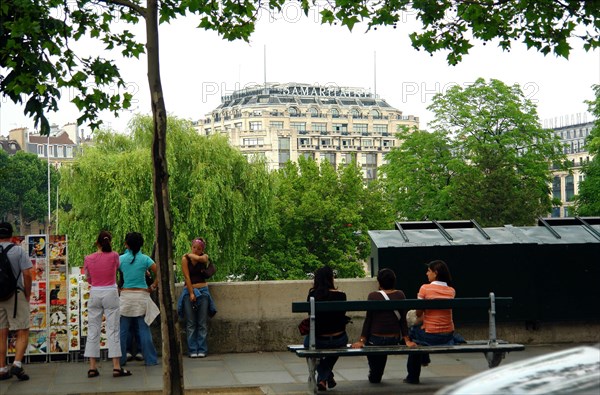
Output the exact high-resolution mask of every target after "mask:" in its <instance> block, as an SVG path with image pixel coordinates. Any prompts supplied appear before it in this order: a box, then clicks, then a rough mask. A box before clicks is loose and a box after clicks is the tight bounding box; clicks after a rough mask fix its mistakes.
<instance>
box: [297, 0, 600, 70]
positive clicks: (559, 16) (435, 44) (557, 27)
mask: <svg viewBox="0 0 600 395" xmlns="http://www.w3.org/2000/svg"><path fill="white" fill-rule="evenodd" d="M302 4H303V5H304V7H305V10H306V11H307V10H308V7H309V6H310V5H311V4H312V3H311V2H309V1H308V0H303V1H302ZM326 4H327V5H326V6H325V9H324V10H323V11H322V12H321V15H322V19H323V22H327V23H335V22H336V21H341V23H342V24H344V25H346V26H348V27H349V28H350V29H352V27H353V26H354V25H355V24H356V23H358V22H361V21H367V22H368V26H369V29H371V28H376V27H377V26H379V25H394V26H397V25H399V24H401V23H402V22H403V21H405V20H406V17H407V15H415V16H416V18H417V20H418V21H420V22H421V23H422V25H423V29H422V30H421V31H418V32H413V33H411V34H410V39H411V41H412V45H413V47H415V48H416V49H423V50H425V51H427V52H428V53H434V52H436V51H440V50H447V51H448V55H447V60H448V63H449V64H452V65H455V64H457V63H459V62H460V61H461V60H462V57H463V55H466V54H468V53H469V49H470V48H472V47H473V44H472V41H474V40H476V41H483V42H484V44H485V43H487V42H489V41H492V40H498V45H499V46H500V47H501V48H502V49H503V50H510V48H511V46H512V45H513V43H515V42H522V43H524V44H525V45H526V46H527V48H535V49H536V50H538V51H540V52H542V53H543V54H544V55H546V54H548V53H551V52H553V53H554V54H556V55H557V56H563V57H565V58H568V56H569V52H570V50H571V48H572V47H571V44H570V42H569V41H570V38H572V37H576V38H578V39H580V40H582V41H583V47H584V48H585V50H586V51H588V50H590V49H593V48H596V47H598V45H599V44H600V38H599V37H600V23H598V16H599V15H600V2H598V1H579V0H547V1H538V0H521V1H497V0H484V1H471V0H443V1H439V0H414V1H408V0H398V1H365V2H359V1H340V0H338V1H335V2H328V3H326Z"/></svg>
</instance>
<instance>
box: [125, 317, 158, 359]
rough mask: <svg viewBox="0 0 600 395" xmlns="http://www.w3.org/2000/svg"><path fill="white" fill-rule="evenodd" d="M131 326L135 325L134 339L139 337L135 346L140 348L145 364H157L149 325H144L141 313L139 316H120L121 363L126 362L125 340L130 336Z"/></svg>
mask: <svg viewBox="0 0 600 395" xmlns="http://www.w3.org/2000/svg"><path fill="white" fill-rule="evenodd" d="M133 326H136V327H137V336H136V340H137V339H138V338H139V343H138V345H137V346H138V347H139V348H141V351H142V355H143V356H144V361H145V364H146V365H148V366H152V365H157V364H158V357H157V355H156V348H154V343H153V342H152V333H151V332H150V327H149V326H148V325H146V322H145V321H144V316H143V315H141V316H139V317H124V316H121V329H120V337H121V365H125V364H126V363H127V340H128V338H129V337H130V336H131V329H132V328H131V327H133ZM130 345H131V343H130Z"/></svg>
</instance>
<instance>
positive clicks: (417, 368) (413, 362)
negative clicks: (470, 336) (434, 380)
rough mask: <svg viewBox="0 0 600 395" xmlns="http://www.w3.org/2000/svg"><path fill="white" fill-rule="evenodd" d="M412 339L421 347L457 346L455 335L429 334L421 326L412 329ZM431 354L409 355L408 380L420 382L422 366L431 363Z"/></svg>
mask: <svg viewBox="0 0 600 395" xmlns="http://www.w3.org/2000/svg"><path fill="white" fill-rule="evenodd" d="M410 338H411V339H412V340H413V341H414V342H415V343H417V344H418V345H421V346H438V345H444V344H455V342H454V333H446V334H440V333H427V332H425V331H424V330H423V329H422V328H421V326H413V327H411V328H410ZM429 361H430V359H429V354H409V355H408V361H407V362H406V370H407V371H408V376H406V379H407V380H408V381H412V382H419V377H420V376H421V364H422V363H429Z"/></svg>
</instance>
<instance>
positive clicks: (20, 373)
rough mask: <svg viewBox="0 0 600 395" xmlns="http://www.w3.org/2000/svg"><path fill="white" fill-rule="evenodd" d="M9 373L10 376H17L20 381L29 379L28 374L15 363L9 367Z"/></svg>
mask: <svg viewBox="0 0 600 395" xmlns="http://www.w3.org/2000/svg"><path fill="white" fill-rule="evenodd" d="M10 374H11V375H12V376H17V378H18V379H19V380H21V381H26V380H29V376H28V375H27V373H25V370H23V368H20V367H18V366H16V365H13V366H11V367H10Z"/></svg>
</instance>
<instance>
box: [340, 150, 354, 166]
mask: <svg viewBox="0 0 600 395" xmlns="http://www.w3.org/2000/svg"><path fill="white" fill-rule="evenodd" d="M353 161H354V154H351V153H349V152H344V153H342V154H341V158H340V163H344V164H347V165H349V164H350V163H352V162H353Z"/></svg>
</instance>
